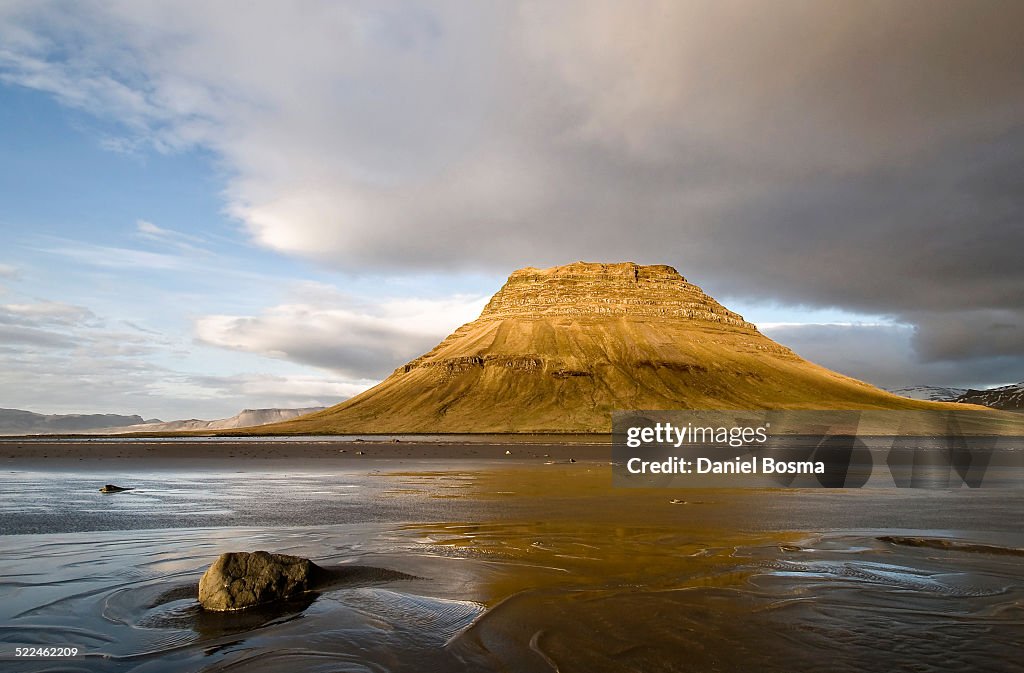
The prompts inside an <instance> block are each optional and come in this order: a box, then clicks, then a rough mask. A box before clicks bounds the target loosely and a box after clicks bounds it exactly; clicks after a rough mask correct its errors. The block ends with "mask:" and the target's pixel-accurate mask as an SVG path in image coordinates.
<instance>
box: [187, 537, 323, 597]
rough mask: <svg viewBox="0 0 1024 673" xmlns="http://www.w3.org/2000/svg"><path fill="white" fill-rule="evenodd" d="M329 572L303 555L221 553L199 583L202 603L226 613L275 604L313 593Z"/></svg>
mask: <svg viewBox="0 0 1024 673" xmlns="http://www.w3.org/2000/svg"><path fill="white" fill-rule="evenodd" d="M325 573H326V571H325V570H324V569H323V568H321V567H320V566H318V565H316V564H315V563H313V562H312V561H310V560H309V559H305V558H302V557H300V556H288V555H286V554H271V553H270V552H265V551H256V552H252V553H249V552H230V553H227V554H221V555H220V557H219V558H218V559H217V560H216V561H214V562H213V564H212V565H210V567H209V568H207V570H206V572H205V573H203V577H202V579H200V580H199V604H200V605H202V606H203V608H205V609H207V610H215V611H219V612H223V611H227V610H242V609H245V608H249V607H253V606H255V605H262V604H265V603H272V602H274V601H279V600H282V599H285V598H289V597H291V596H296V595H298V594H301V593H304V592H307V591H311V590H312V589H313V587H314V586H315V585H316V583H317V581H318V580H319V579H321V578H322V577H323V576H324V575H325Z"/></svg>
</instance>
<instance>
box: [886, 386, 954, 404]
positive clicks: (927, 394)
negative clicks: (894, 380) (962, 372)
mask: <svg viewBox="0 0 1024 673" xmlns="http://www.w3.org/2000/svg"><path fill="white" fill-rule="evenodd" d="M886 390H888V391H889V392H890V393H892V394H893V395H899V396H901V397H909V398H910V399H912V400H929V401H932V402H952V401H953V400H955V399H956V398H958V397H960V396H961V395H963V394H964V393H966V392H967V388H943V387H942V386H907V387H906V388H887V389H886Z"/></svg>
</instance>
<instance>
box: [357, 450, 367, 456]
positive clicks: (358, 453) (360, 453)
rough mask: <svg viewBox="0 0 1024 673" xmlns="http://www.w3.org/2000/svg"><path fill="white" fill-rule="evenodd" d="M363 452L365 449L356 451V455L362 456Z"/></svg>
mask: <svg viewBox="0 0 1024 673" xmlns="http://www.w3.org/2000/svg"><path fill="white" fill-rule="evenodd" d="M365 453H366V452H365V451H356V455H357V456H362V455H363V454H365Z"/></svg>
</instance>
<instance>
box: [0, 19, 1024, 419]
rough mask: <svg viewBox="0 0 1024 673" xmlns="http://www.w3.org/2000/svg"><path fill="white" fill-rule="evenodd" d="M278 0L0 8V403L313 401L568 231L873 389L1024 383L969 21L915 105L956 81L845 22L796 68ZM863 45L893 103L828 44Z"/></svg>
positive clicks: (665, 42)
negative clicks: (839, 85) (653, 270)
mask: <svg viewBox="0 0 1024 673" xmlns="http://www.w3.org/2000/svg"><path fill="white" fill-rule="evenodd" d="M289 7H290V6H289V5H266V6H261V7H258V8H255V9H254V8H251V7H249V6H243V5H236V4H235V3H231V2H224V3H218V4H217V6H215V7H210V6H207V5H204V4H202V3H195V4H191V3H185V4H184V5H182V4H177V3H173V4H168V3H161V2H140V3H117V2H108V3H91V2H87V3H81V4H77V5H73V6H64V5H60V4H55V3H22V2H11V3H8V4H5V5H4V7H3V8H0V45H3V47H0V235H2V240H3V246H2V249H0V364H2V371H0V407H9V408H23V409H30V410H34V411H40V412H47V413H70V412H116V413H140V414H142V415H144V416H146V417H160V418H163V419H165V420H166V419H172V418H184V417H202V418H216V417H223V416H228V415H231V414H233V413H235V412H237V411H238V410H240V409H241V408H243V407H268V406H312V405H327V404H332V403H335V402H337V401H340V400H341V399H343V398H345V397H347V396H349V395H352V394H354V393H356V392H359V391H360V390H362V389H365V388H366V387H367V386H369V385H372V384H373V383H374V382H376V381H377V380H379V379H380V378H381V377H383V376H385V375H386V374H387V373H389V372H390V371H391V369H393V368H394V367H397V366H399V365H400V364H402V363H403V362H405V361H406V360H408V359H411V358H412V357H415V356H417V355H419V354H420V353H422V352H424V351H425V350H427V349H429V348H430V346H432V345H433V343H435V342H436V341H438V340H440V339H441V338H443V337H444V336H445V335H446V334H447V333H449V332H450V331H451V330H452V329H454V328H455V327H457V326H458V325H459V324H461V323H463V322H465V321H467V320H470V319H472V318H473V317H475V315H476V314H477V313H478V312H479V310H480V308H481V307H482V305H483V303H484V302H485V301H486V298H487V297H489V296H490V294H492V293H493V292H494V291H496V289H497V288H498V287H499V286H500V285H501V283H502V282H503V281H504V278H505V277H506V276H507V275H508V274H509V273H510V272H511V271H512V270H514V269H515V268H518V267H521V266H526V265H533V266H549V265H552V264H560V263H567V262H571V261H575V260H577V259H586V260H588V261H620V260H626V259H630V260H635V261H638V262H641V263H667V264H671V265H673V266H676V267H677V268H678V269H679V270H680V272H681V273H683V275H685V276H687V277H688V278H689V279H690V280H692V281H693V282H695V283H697V284H699V285H701V286H702V287H703V288H704V289H705V290H706V291H708V292H709V293H710V294H712V295H713V296H715V297H716V298H718V299H719V300H720V301H722V302H723V303H724V304H726V305H727V306H728V307H729V308H731V309H733V310H736V311H738V312H740V313H742V314H743V315H744V316H745V317H746V318H747V319H748V320H751V321H753V322H755V323H757V324H759V325H761V326H762V328H763V329H764V331H765V332H766V333H767V334H768V335H769V336H772V337H773V338H776V339H778V340H780V341H782V342H783V343H787V344H788V345H791V346H793V347H795V348H796V349H797V351H798V352H800V353H801V354H804V355H805V356H807V357H809V358H811V359H813V360H815V361H818V362H820V363H821V364H824V365H826V366H830V367H834V368H836V369H839V370H840V371H843V372H844V373H847V374H851V375H854V376H858V377H861V378H864V379H866V380H869V381H872V382H874V383H876V384H879V385H885V386H899V385H911V384H922V383H926V384H935V385H974V386H985V385H997V384H1001V383H1009V382H1014V381H1017V380H1019V379H1021V378H1024V359H1022V353H1024V338H1022V337H1021V333H1022V332H1021V330H1022V329H1024V328H1022V325H1024V318H1022V315H1024V312H1022V308H1021V306H1020V305H1019V304H1020V297H1022V296H1024V292H1021V291H1020V290H1021V289H1022V288H1021V283H1020V279H1019V277H1018V276H1016V275H1014V274H1015V273H1016V271H1014V272H1012V273H1011V272H1010V271H1008V270H1009V269H1013V268H1015V267H1019V266H1020V265H1019V264H1017V263H1015V262H1014V260H1013V255H1012V253H1011V252H1008V251H1009V250H1012V249H1013V248H1014V245H1015V244H1016V243H1018V242H1020V241H1019V238H1020V231H1021V230H1022V229H1024V228H1022V227H1020V226H1019V224H1020V211H1021V207H1020V201H1019V198H1017V197H1015V196H1013V194H1015V193H1018V192H1017V190H1016V182H1017V181H1019V180H1018V178H1016V177H1014V176H1016V175H1017V174H1018V173H1017V170H1016V169H1017V168H1018V164H1017V163H1015V161H1016V160H1015V159H1014V157H1016V156H1020V154H1019V153H1016V152H1014V151H1013V150H1012V148H1014V147H1017V146H1018V144H1019V143H1020V141H1021V135H1022V133H1021V132H1020V126H1019V119H1021V118H1022V117H1021V115H1020V114H1019V112H1020V111H1021V109H1022V105H1021V96H1020V95H1019V94H1018V93H1016V91H1017V90H1016V89H1014V87H1013V86H1011V85H1012V84H1014V78H1015V77H1018V76H1019V75H1018V74H1017V73H1018V71H1019V69H1014V68H1011V67H1010V66H1012V65H1013V64H1012V63H1010V64H1006V63H1001V62H997V63H991V62H986V61H985V60H984V58H998V57H999V54H1000V53H1003V52H999V50H990V49H983V48H981V47H979V46H978V45H979V44H980V42H978V40H977V39H975V36H972V35H967V34H964V35H961V36H957V37H955V38H954V39H955V40H956V41H955V42H953V44H952V47H951V48H952V49H953V50H954V51H955V52H957V53H959V54H961V55H962V57H963V59H962V64H964V73H962V76H963V77H964V78H965V80H964V81H965V82H966V83H965V84H963V85H962V86H960V87H959V89H958V91H960V94H961V96H962V100H959V101H954V103H955V104H953V103H949V104H948V105H946V107H943V105H932V107H931V108H929V109H930V110H931V111H930V112H929V115H930V117H928V118H924V119H922V118H921V117H920V110H921V109H923V108H922V106H923V105H925V104H931V103H932V101H934V100H935V99H936V96H937V93H936V92H939V93H941V92H942V91H943V90H944V89H945V87H946V86H949V85H956V84H957V82H955V81H954V82H944V81H941V80H939V81H938V83H935V82H933V81H932V80H933V79H935V77H933V76H932V74H931V73H929V72H928V71H927V69H928V68H929V67H931V66H929V65H928V64H929V63H931V62H932V61H934V51H935V50H937V49H940V48H942V46H943V45H939V44H933V43H932V42H931V38H930V37H929V36H928V35H929V34H928V33H927V31H924V32H921V33H918V32H913V34H910V35H898V34H894V35H890V36H888V37H882V38H879V37H878V36H877V35H875V34H863V33H858V32H857V31H855V30H852V29H851V30H850V31H845V30H844V31H838V32H837V33H836V34H835V35H833V36H832V39H833V40H834V42H833V43H831V44H829V45H825V46H827V49H826V51H827V53H828V54H829V55H830V56H829V57H828V58H827V59H824V60H822V59H821V58H819V59H818V61H817V62H818V63H819V64H820V68H819V69H817V70H808V69H806V68H807V66H806V65H804V64H805V62H806V61H807V59H811V61H813V59H814V57H815V56H816V55H815V54H814V53H813V49H814V48H815V47H814V45H807V46H804V47H799V46H794V44H793V41H792V40H790V39H789V37H788V36H787V35H788V34H787V33H786V31H785V30H783V31H782V34H779V35H772V34H766V35H763V36H759V37H758V39H754V40H749V39H747V38H748V37H749V29H750V27H749V26H747V28H743V25H737V24H736V23H735V16H732V17H730V16H729V15H728V14H727V13H726V14H723V15H721V16H718V15H716V13H715V12H710V13H708V14H707V16H704V17H703V18H702V20H706V21H707V22H708V25H707V26H705V28H706V30H702V31H696V32H695V30H694V28H692V21H691V18H692V17H691V16H690V15H689V14H688V11H689V10H687V9H686V8H684V7H682V6H680V7H676V8H668V9H665V8H662V9H660V10H658V9H655V8H654V7H653V6H651V7H647V6H646V5H638V6H637V7H636V9H635V10H632V12H630V13H629V15H628V16H618V14H620V13H621V12H623V11H624V10H623V8H622V7H621V6H620V7H616V6H614V5H604V4H603V3H593V4H592V5H589V6H587V5H583V6H579V7H573V5H572V3H568V2H566V3H559V4H557V5H551V6H550V7H549V8H548V9H541V8H539V7H538V6H537V5H534V4H532V3H523V4H522V5H520V4H518V3H507V4H503V5H491V6H488V7H483V6H474V7H473V8H471V9H470V8H466V7H465V6H461V7H460V6H458V5H457V4H456V5H448V4H445V3H441V4H437V5H419V4H416V3H402V2H396V3H382V4H376V3H373V4H362V3H352V4H347V5H338V4H337V3H317V2H310V3H308V4H307V5H304V10H305V11H303V12H298V11H294V9H289ZM748 9H749V12H750V14H751V17H752V18H751V21H754V18H753V17H755V16H756V15H757V14H758V12H760V11H762V9H759V8H758V6H757V5H756V3H755V4H751V5H750V6H749V7H748ZM799 11H807V12H809V13H810V16H797V15H796V14H793V13H794V12H799ZM857 11H858V10H856V9H855V8H849V7H846V8H843V7H832V8H831V9H830V10H828V11H824V10H821V11H819V10H808V9H807V8H804V9H803V10H799V9H797V8H796V6H795V5H794V7H793V8H788V7H787V9H786V10H785V11H784V12H782V19H783V20H782V22H781V24H780V25H786V19H787V18H788V19H789V20H791V22H792V25H794V26H798V25H801V24H802V23H803V22H811V23H813V22H815V21H819V22H823V25H824V23H829V24H830V22H831V21H833V20H834V19H835V18H836V17H835V16H834V14H835V13H837V12H838V13H840V14H842V13H844V12H852V13H854V14H856V12H857ZM939 14H941V13H939ZM848 18H850V20H851V21H853V24H852V25H857V22H856V21H854V19H857V20H862V19H865V18H866V17H857V16H851V17H848ZM797 19H800V20H797ZM933 20H935V21H946V22H948V23H949V24H950V25H959V24H958V23H957V22H958V21H959V20H960V18H959V17H958V16H956V15H949V16H938V17H937V18H934V19H933ZM741 23H742V22H741ZM754 23H755V24H756V21H754ZM997 23H999V22H997ZM830 25H831V24H830ZM844 25H845V24H844ZM901 25H902V24H901ZM609 26H617V27H616V28H615V29H614V30H612V32H610V33H609V32H608V27H609ZM741 29H742V30H741ZM907 30H916V29H909V28H908V29H907ZM993 30H995V29H993ZM588 31H590V32H588ZM595 31H596V32H595ZM744 31H747V32H744ZM705 32H707V33H708V34H707V35H705V34H704V33H705ZM595 35H599V36H600V38H599V39H596V38H595V37H594V36H595ZM637 35H645V36H647V37H645V38H644V40H641V42H644V41H645V40H647V39H648V38H649V42H650V44H648V46H647V47H646V48H644V49H639V48H638V42H637V40H636V36H637ZM744 36H747V37H744ZM755 36H756V33H755ZM683 38H687V39H688V40H689V41H686V40H683V41H684V42H685V43H686V44H689V45H691V46H692V49H691V50H689V51H685V50H684V52H685V53H680V52H678V50H676V48H675V46H674V45H676V44H677V43H678V42H679V41H680V40H681V39H683ZM741 38H743V39H744V40H745V41H743V42H742V44H743V45H747V44H748V43H749V44H752V45H754V46H751V47H749V50H750V51H749V53H748V52H745V51H744V50H746V49H748V47H747V46H744V47H743V48H742V49H740V48H738V47H737V49H738V51H737V50H733V51H731V52H730V53H731V54H733V59H734V60H733V61H731V62H730V65H728V66H726V67H724V69H721V68H720V70H721V72H720V73H719V75H718V79H716V78H711V79H708V78H707V77H706V75H705V73H706V72H707V64H708V63H720V62H719V61H716V60H715V59H716V58H718V54H717V51H716V50H718V49H720V46H717V45H720V44H730V43H735V44H736V45H739V44H741V42H740V40H741ZM879 39H881V40H883V41H882V42H881V43H878V42H877V41H878V40H879ZM986 39H987V40H989V41H990V42H991V41H993V40H994V41H996V42H998V41H999V40H1001V39H1003V34H1002V32H1000V31H999V30H995V33H994V34H991V33H990V34H989V35H988V37H987V38H986ZM1005 39H1006V41H1007V44H1012V43H1013V36H1012V35H1009V34H1007V36H1006V37H1005ZM776 40H778V41H779V43H778V44H776V43H775V41H776ZM758 45H760V46H758ZM865 45H869V46H871V47H872V48H874V49H876V50H877V52H878V53H879V54H881V56H879V58H880V59H881V60H882V61H883V63H888V64H889V65H891V66H893V67H894V68H895V70H894V72H897V73H909V74H906V75H905V77H906V79H905V81H902V82H897V83H896V84H899V86H898V87H897V89H898V90H899V91H898V93H899V95H898V96H895V95H894V93H895V92H893V91H889V90H887V89H885V87H886V86H887V85H886V84H885V83H880V82H874V81H872V80H871V79H870V78H865V77H863V76H861V75H860V74H858V73H857V72H855V68H853V67H852V66H851V65H850V63H853V62H854V61H844V60H842V59H837V58H836V57H835V55H836V54H837V53H838V54H842V53H846V52H849V53H850V54H856V53H860V50H862V49H864V48H865ZM822 48H825V47H822ZM946 48H947V50H948V48H950V47H949V45H946ZM758 49H764V50H766V51H765V52H764V53H772V54H775V55H777V58H778V60H779V62H778V63H775V64H774V65H773V66H772V67H767V66H766V65H764V64H763V61H764V53H762V52H761V51H758ZM986 54H988V55H989V56H985V55H986ZM991 54H995V56H991ZM1014 55H1016V52H1014ZM830 59H831V60H830ZM623 64H626V65H627V66H629V67H625V66H624V65H623ZM764 68H767V69H765V70H762V69H764ZM1004 70H1005V72H1004ZM975 71H977V72H978V73H982V72H983V73H985V75H984V77H981V76H980V75H975V74H974V73H975ZM1000 76H1002V77H1004V80H1005V81H1004V80H999V77H1000ZM834 81H840V82H842V81H848V82H849V84H850V86H851V87H854V88H855V89H856V88H857V87H860V88H861V89H865V90H862V91H860V94H861V96H862V98H863V97H867V99H869V100H877V101H880V103H879V105H877V106H875V108H874V109H872V110H866V111H865V112H864V115H863V116H858V112H857V110H856V109H851V108H850V106H849V105H847V104H845V103H844V102H843V100H841V98H842V95H843V94H839V93H836V89H835V88H834V87H833V86H832V83H833V82H834ZM753 82H757V83H758V86H757V87H752V86H751V83H753ZM794 82H799V83H800V87H797V88H794V86H793V83H794ZM979 82H980V83H979ZM755 89H756V91H755ZM613 90H614V91H618V92H619V94H618V95H611V94H610V91H613ZM829 96H834V97H836V98H835V100H831V99H829ZM904 98H905V99H907V101H909V102H904ZM887 101H889V102H887ZM894 101H898V102H894ZM903 106H905V107H906V109H904V107H903ZM755 109H756V110H760V111H761V112H760V114H758V116H756V117H753V116H748V113H747V112H746V111H747V110H755ZM915 115H917V116H915ZM816 133H817V134H819V135H818V136H815V134H816ZM740 149H742V154H740V153H738V152H740ZM1000 189H1004V190H1006V195H1005V196H1004V197H1002V198H998V197H993V192H994V191H995V192H998V190H1000ZM992 203H995V204H996V205H995V206H993V205H989V204H992ZM965 231H966V232H968V233H964V232H965ZM972 231H973V232H976V234H975V235H973V236H972V235H971V234H970V232H972ZM1017 249H1018V250H1019V248H1017ZM1018 261H1019V260H1018ZM950 287H954V288H957V289H956V290H955V291H950V290H949V288H950Z"/></svg>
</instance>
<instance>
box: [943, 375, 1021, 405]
mask: <svg viewBox="0 0 1024 673" xmlns="http://www.w3.org/2000/svg"><path fill="white" fill-rule="evenodd" d="M956 401H957V402H965V403H968V404H983V405H985V406H986V407H992V408H993V409H1002V410H1003V411H1024V382H1021V383H1012V384H1010V385H1008V386H1000V387H999V388H990V389H989V390H968V391H966V392H964V393H963V394H962V395H960V396H959V397H957V398H956Z"/></svg>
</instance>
